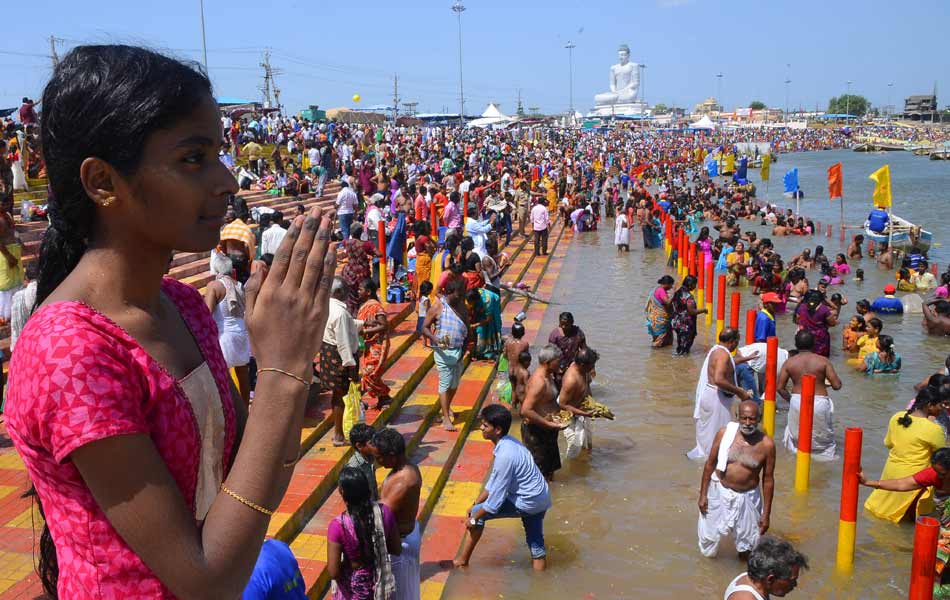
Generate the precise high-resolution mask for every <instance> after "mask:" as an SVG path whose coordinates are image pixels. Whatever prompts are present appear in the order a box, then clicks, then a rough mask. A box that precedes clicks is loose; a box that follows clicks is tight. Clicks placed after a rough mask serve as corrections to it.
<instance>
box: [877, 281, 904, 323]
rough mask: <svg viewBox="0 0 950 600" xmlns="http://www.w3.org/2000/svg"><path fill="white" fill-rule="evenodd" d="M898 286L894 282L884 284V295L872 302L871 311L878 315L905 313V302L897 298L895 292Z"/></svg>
mask: <svg viewBox="0 0 950 600" xmlns="http://www.w3.org/2000/svg"><path fill="white" fill-rule="evenodd" d="M896 292H897V288H895V287H894V285H893V284H890V283H889V284H887V285H885V286H884V295H883V296H882V297H880V298H878V299H877V300H875V301H874V302H872V303H871V312H873V313H875V314H878V315H902V314H904V303H903V302H901V300H900V298H895V297H894V294H895V293H896Z"/></svg>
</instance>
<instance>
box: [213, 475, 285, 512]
mask: <svg viewBox="0 0 950 600" xmlns="http://www.w3.org/2000/svg"><path fill="white" fill-rule="evenodd" d="M221 491H222V492H224V493H225V494H227V495H228V496H231V497H232V498H234V499H235V500H237V501H238V502H240V503H241V504H243V505H244V506H246V507H248V508H251V509H253V510H256V511H257V512H259V513H261V514H264V515H267V516H268V517H270V516H272V515H273V514H274V511H272V510H268V509H266V508H264V507H263V506H261V505H260V504H255V503H254V502H251V501H250V500H248V499H247V498H245V497H244V496H241V495H239V494H236V493H235V492H233V491H231V490H229V489H228V488H227V487H226V486H225V485H224V483H222V484H221Z"/></svg>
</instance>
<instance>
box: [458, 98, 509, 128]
mask: <svg viewBox="0 0 950 600" xmlns="http://www.w3.org/2000/svg"><path fill="white" fill-rule="evenodd" d="M512 120H513V119H512V118H511V117H509V116H507V115H505V114H504V113H503V112H501V110H499V109H498V107H497V106H496V105H495V104H494V103H490V104H489V105H488V108H486V109H485V111H484V112H483V113H482V116H481V117H479V118H477V119H473V120H472V121H469V122H468V127H493V126H505V125H507V124H508V123H511V121H512Z"/></svg>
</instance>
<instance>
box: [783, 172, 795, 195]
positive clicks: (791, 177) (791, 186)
mask: <svg viewBox="0 0 950 600" xmlns="http://www.w3.org/2000/svg"><path fill="white" fill-rule="evenodd" d="M783 180H784V181H785V193H786V194H795V193H796V192H798V168H797V167H796V168H794V169H791V170H790V171H789V172H788V173H786V174H785V177H784V178H783Z"/></svg>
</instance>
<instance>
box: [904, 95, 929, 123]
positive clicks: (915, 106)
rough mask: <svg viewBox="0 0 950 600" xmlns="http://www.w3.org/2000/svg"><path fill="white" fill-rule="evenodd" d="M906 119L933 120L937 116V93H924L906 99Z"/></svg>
mask: <svg viewBox="0 0 950 600" xmlns="http://www.w3.org/2000/svg"><path fill="white" fill-rule="evenodd" d="M901 116H903V117H904V118H905V119H912V120H914V121H932V120H935V119H936V118H937V95H936V94H923V95H918V96H910V97H908V98H906V99H905V100H904V113H903V114H902V115H901Z"/></svg>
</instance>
